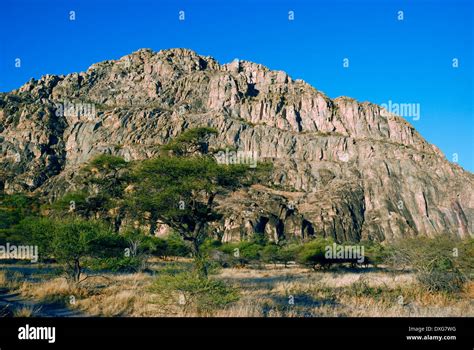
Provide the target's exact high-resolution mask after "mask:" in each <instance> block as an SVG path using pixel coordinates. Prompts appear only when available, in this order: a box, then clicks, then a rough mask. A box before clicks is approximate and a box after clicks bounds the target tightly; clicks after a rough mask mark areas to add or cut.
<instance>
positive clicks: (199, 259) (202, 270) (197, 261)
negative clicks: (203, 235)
mask: <svg viewBox="0 0 474 350" xmlns="http://www.w3.org/2000/svg"><path fill="white" fill-rule="evenodd" d="M192 243H193V247H192V249H193V256H194V269H195V271H196V273H197V274H198V276H199V277H200V278H205V279H207V276H208V271H207V261H206V257H205V256H204V255H203V254H202V252H201V248H200V243H199V241H198V240H197V239H194V240H193V242H192Z"/></svg>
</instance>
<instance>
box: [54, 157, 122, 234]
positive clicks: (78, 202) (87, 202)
mask: <svg viewBox="0 0 474 350" xmlns="http://www.w3.org/2000/svg"><path fill="white" fill-rule="evenodd" d="M128 167H129V163H127V162H126V161H125V160H124V159H123V158H121V157H117V156H112V155H108V154H100V155H98V156H96V157H94V158H93V159H92V160H91V161H90V162H88V163H87V164H86V165H85V166H84V167H82V169H81V172H80V178H81V181H80V182H81V184H82V188H81V190H80V191H77V192H69V193H66V194H65V195H64V196H63V197H62V198H60V199H59V200H57V201H56V202H54V203H53V204H52V205H51V206H50V208H51V209H52V210H53V213H54V214H55V215H56V216H60V217H69V216H71V214H72V215H74V216H79V217H84V218H88V219H90V218H94V217H97V215H98V214H99V216H100V217H102V218H104V219H106V220H107V221H109V222H110V223H111V224H113V227H114V230H115V231H118V230H119V228H120V225H121V222H122V219H123V216H124V215H125V213H124V208H123V197H124V190H125V188H126V186H127V185H128V184H129V176H128ZM111 212H115V214H111Z"/></svg>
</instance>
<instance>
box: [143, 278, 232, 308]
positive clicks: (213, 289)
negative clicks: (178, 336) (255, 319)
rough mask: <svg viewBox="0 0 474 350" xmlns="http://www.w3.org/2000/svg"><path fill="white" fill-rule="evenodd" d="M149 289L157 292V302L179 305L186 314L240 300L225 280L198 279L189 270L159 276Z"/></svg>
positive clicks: (165, 304)
mask: <svg viewBox="0 0 474 350" xmlns="http://www.w3.org/2000/svg"><path fill="white" fill-rule="evenodd" d="M151 291H152V292H154V293H156V294H157V296H158V298H159V299H158V301H157V302H158V303H161V304H162V305H163V306H168V307H169V306H171V307H178V308H181V309H182V310H183V311H184V312H185V313H186V312H190V311H195V312H197V313H198V314H206V313H210V312H212V311H214V310H216V309H222V308H223V307H226V306H227V305H229V304H230V303H232V302H235V301H237V300H238V299H239V295H238V292H237V290H236V289H234V288H232V287H230V286H228V285H226V284H225V283H224V282H222V281H216V280H212V279H205V278H200V277H199V276H198V275H197V274H195V273H192V272H182V273H179V274H176V275H170V274H163V275H160V276H159V277H157V278H156V280H155V281H154V283H153V285H152V287H151Z"/></svg>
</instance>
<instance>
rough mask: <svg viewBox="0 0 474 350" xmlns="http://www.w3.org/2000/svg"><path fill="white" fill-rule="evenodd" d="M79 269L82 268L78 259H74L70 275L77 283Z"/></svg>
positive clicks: (79, 274)
mask: <svg viewBox="0 0 474 350" xmlns="http://www.w3.org/2000/svg"><path fill="white" fill-rule="evenodd" d="M81 271H82V269H81V264H80V262H79V259H74V270H73V275H72V278H73V280H74V282H76V283H78V282H79V281H80V280H81Z"/></svg>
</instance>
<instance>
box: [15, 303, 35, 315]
mask: <svg viewBox="0 0 474 350" xmlns="http://www.w3.org/2000/svg"><path fill="white" fill-rule="evenodd" d="M40 310H41V307H37V306H33V305H28V306H22V307H20V308H18V309H15V311H14V312H13V316H14V317H35V316H36V315H37V314H38V313H39V312H40Z"/></svg>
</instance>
